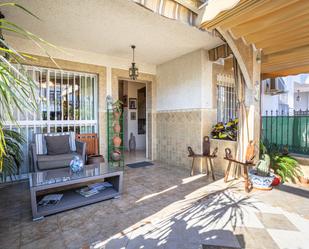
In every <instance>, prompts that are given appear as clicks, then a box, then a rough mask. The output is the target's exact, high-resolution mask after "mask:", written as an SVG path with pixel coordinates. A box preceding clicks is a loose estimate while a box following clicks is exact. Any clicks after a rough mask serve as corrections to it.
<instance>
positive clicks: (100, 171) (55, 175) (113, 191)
mask: <svg viewBox="0 0 309 249" xmlns="http://www.w3.org/2000/svg"><path fill="white" fill-rule="evenodd" d="M105 181H106V182H109V183H111V184H112V187H109V188H106V189H104V190H101V191H100V192H99V193H98V194H95V195H92V196H90V197H84V196H82V195H80V194H79V193H77V192H76V190H77V189H80V188H82V187H85V186H87V185H88V184H91V183H96V182H105ZM29 183H30V193H31V207H32V215H33V220H37V219H41V218H43V217H44V216H47V215H51V214H55V213H59V212H62V211H65V210H68V209H72V208H77V207H81V206H84V205H88V204H91V203H95V202H99V201H103V200H107V199H111V198H117V197H119V196H120V194H121V193H122V186H123V172H122V170H121V169H120V168H115V167H110V166H109V165H108V163H101V164H93V165H85V166H84V169H83V171H82V172H80V173H72V172H71V170H70V168H61V169H54V170H46V171H42V172H35V173H31V174H30V177H29ZM56 193H57V194H63V197H62V199H61V200H60V202H59V203H57V204H55V205H46V206H39V205H38V203H39V201H40V200H41V199H42V198H43V197H44V196H45V195H47V194H56Z"/></svg>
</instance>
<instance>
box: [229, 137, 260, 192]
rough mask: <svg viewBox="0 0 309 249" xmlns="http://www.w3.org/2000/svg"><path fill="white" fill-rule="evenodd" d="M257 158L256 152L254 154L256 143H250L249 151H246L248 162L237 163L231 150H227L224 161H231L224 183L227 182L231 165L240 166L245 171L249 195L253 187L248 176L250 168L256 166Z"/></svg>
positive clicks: (246, 189) (246, 188) (246, 187)
mask: <svg viewBox="0 0 309 249" xmlns="http://www.w3.org/2000/svg"><path fill="white" fill-rule="evenodd" d="M254 157H255V152H254V142H253V141H250V143H249V145H248V147H247V151H246V162H240V161H237V160H235V159H234V158H233V155H232V152H231V150H230V149H229V148H226V149H225V157H224V159H225V160H227V161H229V164H228V165H227V167H226V170H225V176H224V182H227V180H228V177H229V174H230V170H231V165H232V163H234V164H235V166H236V165H240V167H242V168H243V169H244V179H245V191H246V192H247V193H248V192H249V186H250V188H251V187H252V184H251V182H250V180H249V176H248V167H251V166H254V165H255V164H254V163H253V159H254Z"/></svg>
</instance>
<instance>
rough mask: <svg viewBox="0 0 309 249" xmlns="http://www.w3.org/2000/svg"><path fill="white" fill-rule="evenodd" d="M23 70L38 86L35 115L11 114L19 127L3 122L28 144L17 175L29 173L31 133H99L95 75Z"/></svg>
mask: <svg viewBox="0 0 309 249" xmlns="http://www.w3.org/2000/svg"><path fill="white" fill-rule="evenodd" d="M24 69H26V70H27V73H28V75H29V77H30V78H32V79H33V80H34V82H36V83H37V86H38V88H37V98H38V100H40V101H39V107H38V109H39V110H38V111H37V113H33V112H24V113H21V112H20V111H19V110H15V111H14V117H15V118H16V120H17V121H18V125H16V123H11V122H6V128H9V129H12V130H15V131H18V132H20V133H21V134H22V135H24V137H25V138H26V139H27V141H28V143H26V144H25V146H24V148H23V152H24V157H25V158H24V162H23V165H22V167H21V172H20V173H28V172H29V160H28V151H29V144H30V143H31V142H32V139H33V134H34V133H46V132H65V131H75V132H76V133H94V132H97V131H98V113H97V110H98V99H97V93H98V83H97V75H95V74H88V73H81V72H71V71H65V70H57V69H50V68H42V67H35V66H24Z"/></svg>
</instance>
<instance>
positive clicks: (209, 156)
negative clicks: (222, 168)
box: [188, 136, 218, 181]
mask: <svg viewBox="0 0 309 249" xmlns="http://www.w3.org/2000/svg"><path fill="white" fill-rule="evenodd" d="M188 152H189V155H188V157H192V158H193V160H192V166H191V172H190V176H192V175H193V170H194V162H195V159H196V158H201V159H202V160H203V159H205V163H206V175H208V174H209V171H210V172H211V176H212V179H213V180H214V181H215V175H214V170H213V164H212V159H214V158H216V157H217V152H218V148H215V149H214V151H213V152H212V154H210V144H209V137H208V136H205V137H204V142H203V154H196V153H194V151H193V150H192V148H191V147H190V146H189V147H188ZM208 162H209V164H208Z"/></svg>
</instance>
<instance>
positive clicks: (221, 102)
mask: <svg viewBox="0 0 309 249" xmlns="http://www.w3.org/2000/svg"><path fill="white" fill-rule="evenodd" d="M236 115H237V106H236V89H235V81H234V77H233V76H232V75H224V74H218V75H217V122H223V123H227V122H228V121H230V120H233V119H235V118H236Z"/></svg>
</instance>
